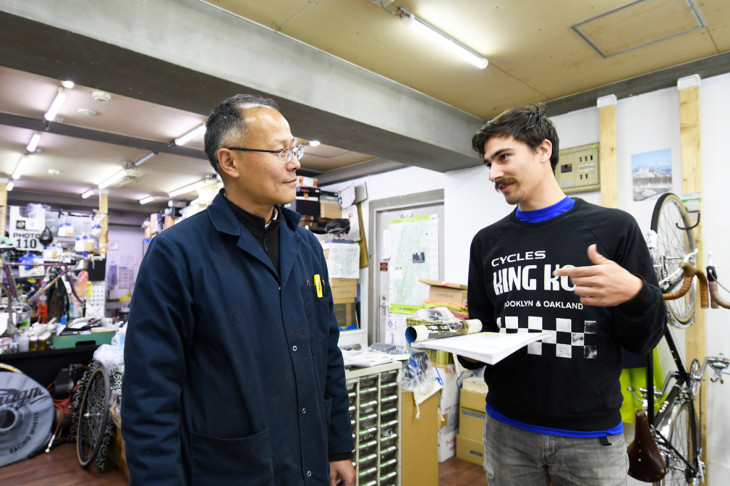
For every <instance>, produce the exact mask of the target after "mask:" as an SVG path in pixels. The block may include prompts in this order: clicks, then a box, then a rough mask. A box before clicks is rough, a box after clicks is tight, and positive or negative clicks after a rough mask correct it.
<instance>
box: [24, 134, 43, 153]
mask: <svg viewBox="0 0 730 486" xmlns="http://www.w3.org/2000/svg"><path fill="white" fill-rule="evenodd" d="M40 141H41V134H40V133H39V132H34V133H33V136H32V137H30V142H28V145H27V146H26V147H25V150H26V151H27V152H28V153H29V154H32V153H33V152H35V149H37V148H38V142H40Z"/></svg>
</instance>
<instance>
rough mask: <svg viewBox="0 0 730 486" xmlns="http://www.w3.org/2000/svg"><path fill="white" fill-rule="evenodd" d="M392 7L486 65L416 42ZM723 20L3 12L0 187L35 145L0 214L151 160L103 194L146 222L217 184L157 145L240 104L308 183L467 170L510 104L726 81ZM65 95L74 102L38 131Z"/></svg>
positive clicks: (713, 14)
mask: <svg viewBox="0 0 730 486" xmlns="http://www.w3.org/2000/svg"><path fill="white" fill-rule="evenodd" d="M399 7H402V8H403V9H406V10H407V11H409V12H412V13H413V14H415V15H417V16H418V17H420V18H422V19H424V20H425V21H427V22H429V23H431V24H433V25H435V26H437V27H438V28H439V29H441V30H442V31H445V32H447V33H449V34H450V35H452V36H453V37H455V38H457V39H458V40H459V41H460V42H461V43H463V44H466V45H468V46H470V47H471V48H472V49H474V50H476V51H478V52H479V53H481V54H483V55H484V56H485V57H487V58H488V59H489V65H488V67H487V68H485V69H483V70H480V69H477V68H475V67H473V66H472V65H470V64H467V63H465V62H463V61H462V60H460V59H458V58H454V57H452V56H451V55H450V54H449V53H448V52H447V51H445V50H442V49H441V47H440V46H438V45H435V44H431V43H430V42H429V41H428V40H427V39H423V38H421V37H420V36H418V35H417V34H416V33H415V32H413V31H411V30H410V29H408V27H407V26H406V25H405V23H404V22H402V21H401V18H400V13H399V11H398V8H399ZM728 19H730V2H727V1H726V0H705V1H699V0H697V1H696V2H692V1H685V0H640V1H635V2H627V1H626V0H602V1H586V0H562V1H561V2H543V1H540V0H522V1H518V0H510V1H507V0H503V1H499V0H489V1H486V0H450V1H448V2H446V1H443V2H436V1H433V0H396V1H395V2H391V1H388V0H384V1H382V2H379V1H378V0H267V1H260V0H217V1H199V0H175V1H173V0H146V1H144V2H128V1H124V0H108V1H105V2H96V1H93V0H73V1H68V2H55V1H53V0H36V1H34V2H22V1H19V0H16V1H11V0H0V172H3V173H4V174H5V175H6V177H10V175H11V174H12V173H13V171H14V170H15V167H16V165H17V162H18V159H19V158H20V156H21V155H22V154H24V153H25V152H26V149H25V146H26V144H27V143H28V140H30V138H31V136H32V134H33V133H34V132H38V133H41V134H42V138H41V142H40V144H39V147H40V149H41V151H40V152H38V153H33V154H31V155H30V156H29V158H28V161H29V162H32V163H29V164H28V168H27V169H26V170H25V171H24V175H23V176H22V177H21V178H20V179H18V180H17V181H15V189H14V191H13V192H12V193H10V194H9V199H10V200H11V202H12V201H13V200H16V201H23V200H27V201H34V202H38V201H39V199H41V197H43V198H44V199H43V200H42V201H41V202H46V201H49V202H54V201H57V204H66V205H68V204H76V203H78V204H79V205H84V204H95V201H94V198H90V200H89V201H88V203H84V202H83V201H82V200H81V198H80V194H81V193H82V192H84V191H86V190H88V189H91V188H94V187H95V186H96V184H98V183H99V182H101V181H102V180H103V179H105V178H107V177H108V176H109V175H111V174H113V173H114V172H116V171H118V170H120V169H121V168H123V167H124V165H125V164H129V163H130V162H134V161H135V160H138V159H139V158H140V157H142V156H143V155H145V154H146V153H148V152H157V153H158V155H156V156H155V157H153V158H151V159H150V160H148V161H146V162H144V164H141V165H140V166H139V167H137V168H136V169H135V170H134V171H130V172H131V173H130V175H129V176H128V177H127V178H126V179H125V180H124V183H123V185H117V186H112V187H110V188H109V199H110V205H111V206H112V207H113V208H114V207H116V208H119V209H120V210H121V209H125V210H130V211H139V210H141V211H146V212H151V211H154V210H156V209H159V208H160V207H162V206H164V205H165V204H166V202H167V199H168V197H167V192H168V191H170V190H172V189H174V188H177V187H180V186H182V185H185V184H187V183H189V182H194V181H196V180H200V179H202V178H205V177H206V176H208V175H210V174H212V173H213V171H212V169H211V167H210V165H209V164H208V162H207V160H206V159H205V158H204V155H203V153H202V143H201V139H200V138H198V139H197V140H193V141H191V142H189V143H188V144H185V145H184V146H177V145H175V144H174V143H172V141H173V140H174V139H175V137H177V136H179V135H181V134H183V133H185V132H186V131H187V130H189V129H191V128H193V127H195V126H197V125H199V124H200V123H202V122H203V121H204V120H205V117H206V115H207V113H208V112H209V111H210V109H211V108H212V107H213V106H215V104H217V103H218V102H219V101H220V100H222V99H223V98H225V97H227V96H229V95H231V94H234V93H237V92H257V93H265V94H268V95H270V96H272V97H274V98H275V99H277V101H279V103H280V105H281V108H282V112H283V113H284V115H285V116H286V117H287V118H288V119H289V121H290V123H291V126H292V130H293V132H294V135H295V136H297V137H300V138H301V139H302V140H311V139H318V140H321V141H322V142H323V145H321V146H320V147H318V148H317V149H310V150H308V153H307V155H305V157H304V159H303V160H302V166H303V167H302V173H303V174H305V175H315V176H318V177H319V178H320V180H321V181H322V182H334V181H338V180H344V179H347V178H352V177H360V176H363V175H366V174H369V173H377V172H382V171H385V170H391V169H394V168H398V167H403V166H405V165H414V166H419V167H424V168H428V169H432V170H437V171H447V170H453V169H460V168H465V167H470V166H474V165H477V164H478V163H479V161H478V160H477V159H476V157H475V156H474V154H473V153H472V152H471V149H470V143H469V141H470V138H471V134H472V133H473V131H474V130H475V129H476V128H477V127H478V126H479V124H480V123H481V121H482V120H483V119H485V118H489V117H491V116H494V115H496V114H498V113H499V112H501V111H502V110H504V109H506V108H508V107H510V106H516V105H522V104H526V103H533V102H547V104H548V109H549V112H550V113H551V114H553V115H555V114H559V113H563V112H567V111H571V110H575V109H580V108H585V107H590V106H595V103H596V98H598V97H599V96H603V95H605V94H615V95H617V96H618V97H619V98H622V97H626V96H631V95H635V94H639V93H642V92H646V91H651V90H655V89H659V88H663V87H670V86H673V85H676V80H677V79H678V78H679V77H682V76H686V75H690V74H695V73H696V74H700V76H702V77H707V76H711V75H715V74H720V73H724V72H728V71H730V53H729V52H728V51H730V29H729V28H728ZM65 79H70V80H73V81H74V82H75V83H76V87H74V88H73V89H72V90H69V91H68V92H67V95H68V96H67V99H66V102H65V103H64V105H63V107H62V109H61V111H60V113H59V117H58V118H57V119H56V120H55V121H51V122H48V121H45V120H43V113H44V112H45V111H46V110H47V109H48V107H49V106H50V104H51V102H52V101H53V98H54V96H55V93H56V92H57V90H58V87H59V86H60V82H61V81H62V80H65ZM98 91H103V92H105V93H108V94H109V95H110V101H109V102H106V103H104V102H100V101H97V99H95V97H94V93H95V92H98ZM97 98H99V97H98V96H97ZM49 171H50V173H49ZM40 194H43V196H40ZM146 195H153V196H155V197H156V202H155V203H152V204H151V205H149V206H144V207H140V205H139V203H138V202H137V200H138V199H140V198H142V197H144V196H146ZM194 197H195V194H194V193H190V194H187V195H185V196H182V198H183V199H187V200H190V199H192V198H194Z"/></svg>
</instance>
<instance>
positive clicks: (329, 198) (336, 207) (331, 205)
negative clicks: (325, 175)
mask: <svg viewBox="0 0 730 486" xmlns="http://www.w3.org/2000/svg"><path fill="white" fill-rule="evenodd" d="M319 216H320V217H321V218H330V219H335V218H342V208H341V207H340V196H339V194H337V193H336V192H329V191H320V192H319Z"/></svg>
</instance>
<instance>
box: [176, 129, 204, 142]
mask: <svg viewBox="0 0 730 486" xmlns="http://www.w3.org/2000/svg"><path fill="white" fill-rule="evenodd" d="M203 133H205V124H203V125H200V126H199V127H195V128H193V129H192V130H190V131H189V132H187V133H185V134H183V135H180V136H179V137H177V138H176V139H175V145H178V146H180V145H185V144H186V143H188V142H189V141H191V140H193V139H195V138H198V137H199V136H200V135H202V134H203Z"/></svg>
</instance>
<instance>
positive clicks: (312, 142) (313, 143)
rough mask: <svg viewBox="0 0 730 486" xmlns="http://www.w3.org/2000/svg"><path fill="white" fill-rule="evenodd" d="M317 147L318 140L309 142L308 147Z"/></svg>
mask: <svg viewBox="0 0 730 486" xmlns="http://www.w3.org/2000/svg"><path fill="white" fill-rule="evenodd" d="M318 145H319V140H310V141H309V146H310V147H316V146H318Z"/></svg>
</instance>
